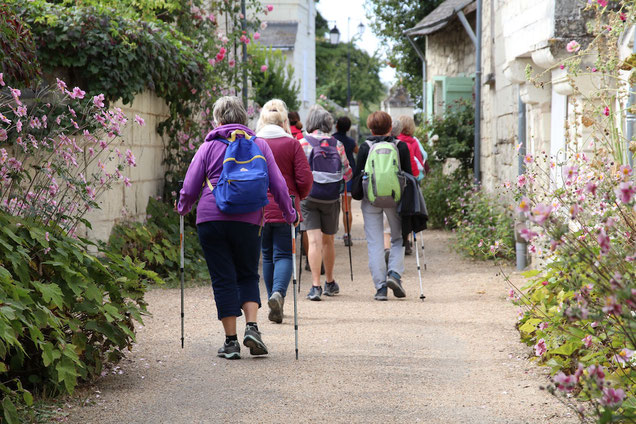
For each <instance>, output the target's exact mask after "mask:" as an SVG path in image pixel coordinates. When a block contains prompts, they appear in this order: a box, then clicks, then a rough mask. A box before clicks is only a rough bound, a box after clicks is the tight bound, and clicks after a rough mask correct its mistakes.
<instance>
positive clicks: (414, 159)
mask: <svg viewBox="0 0 636 424" xmlns="http://www.w3.org/2000/svg"><path fill="white" fill-rule="evenodd" d="M398 121H400V123H401V124H402V131H401V132H400V135H398V136H397V138H398V140H400V141H403V142H405V143H406V144H407V146H409V153H410V157H411V169H412V170H413V176H414V177H415V178H417V177H418V176H419V175H420V168H422V169H423V165H424V158H423V157H422V151H421V150H420V146H419V142H418V141H417V140H416V139H415V137H413V133H414V132H415V121H413V118H411V117H410V116H406V115H402V116H400V117H399V118H398Z"/></svg>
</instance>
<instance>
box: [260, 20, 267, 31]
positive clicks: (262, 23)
mask: <svg viewBox="0 0 636 424" xmlns="http://www.w3.org/2000/svg"><path fill="white" fill-rule="evenodd" d="M266 28H267V22H261V29H262V30H264V29H266Z"/></svg>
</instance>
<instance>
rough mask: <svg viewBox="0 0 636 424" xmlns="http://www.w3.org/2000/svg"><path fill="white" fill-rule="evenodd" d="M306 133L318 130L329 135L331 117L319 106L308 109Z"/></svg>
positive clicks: (331, 123) (331, 122) (331, 124)
mask: <svg viewBox="0 0 636 424" xmlns="http://www.w3.org/2000/svg"><path fill="white" fill-rule="evenodd" d="M305 125H307V132H308V133H312V132H314V131H316V130H320V131H322V132H323V133H325V134H329V133H331V130H332V129H333V116H331V114H330V113H329V112H327V111H326V110H325V108H324V107H322V106H320V105H313V106H312V107H311V109H309V115H308V116H307V121H306V122H305Z"/></svg>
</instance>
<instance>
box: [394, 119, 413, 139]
mask: <svg viewBox="0 0 636 424" xmlns="http://www.w3.org/2000/svg"><path fill="white" fill-rule="evenodd" d="M398 121H400V123H401V124H402V134H404V135H409V136H412V135H413V133H414V132H415V121H413V118H411V117H410V116H407V115H402V116H400V117H398Z"/></svg>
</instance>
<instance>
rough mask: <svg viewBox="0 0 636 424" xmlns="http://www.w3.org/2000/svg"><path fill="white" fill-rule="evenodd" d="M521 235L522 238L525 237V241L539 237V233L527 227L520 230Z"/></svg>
mask: <svg viewBox="0 0 636 424" xmlns="http://www.w3.org/2000/svg"><path fill="white" fill-rule="evenodd" d="M519 235H520V236H521V238H522V239H524V240H525V241H532V240H533V239H534V238H535V237H537V236H538V235H539V234H537V233H535V232H534V231H532V230H529V229H527V228H523V229H522V230H521V231H520V232H519Z"/></svg>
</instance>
